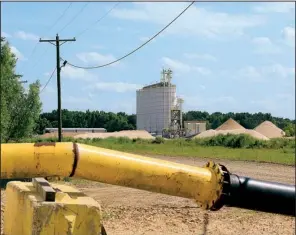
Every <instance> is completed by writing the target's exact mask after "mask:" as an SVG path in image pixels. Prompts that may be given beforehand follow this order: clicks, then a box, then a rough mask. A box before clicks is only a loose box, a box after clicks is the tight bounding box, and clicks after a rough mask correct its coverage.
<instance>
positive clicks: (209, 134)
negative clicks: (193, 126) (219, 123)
mask: <svg viewBox="0 0 296 235" xmlns="http://www.w3.org/2000/svg"><path fill="white" fill-rule="evenodd" d="M216 132H217V131H215V130H213V129H210V130H207V131H203V132H201V133H200V134H198V135H196V136H194V137H193V139H195V138H207V137H213V136H216Z"/></svg>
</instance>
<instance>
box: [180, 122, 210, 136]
mask: <svg viewBox="0 0 296 235" xmlns="http://www.w3.org/2000/svg"><path fill="white" fill-rule="evenodd" d="M184 128H185V131H186V136H190V135H196V134H199V133H201V132H203V131H206V130H207V122H206V121H200V120H192V121H184Z"/></svg>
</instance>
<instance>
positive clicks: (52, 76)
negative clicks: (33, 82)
mask: <svg viewBox="0 0 296 235" xmlns="http://www.w3.org/2000/svg"><path fill="white" fill-rule="evenodd" d="M56 70H57V68H56V67H55V69H54V70H53V71H52V73H51V75H50V77H49V79H48V80H47V82H46V84H45V85H44V87H43V88H42V89H41V91H40V93H42V92H43V91H44V90H45V88H46V87H47V85H48V84H49V82H50V81H51V79H52V77H53V75H54V73H55V71H56Z"/></svg>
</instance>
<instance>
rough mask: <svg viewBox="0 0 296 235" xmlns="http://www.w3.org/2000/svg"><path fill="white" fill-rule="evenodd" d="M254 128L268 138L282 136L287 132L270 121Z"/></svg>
mask: <svg viewBox="0 0 296 235" xmlns="http://www.w3.org/2000/svg"><path fill="white" fill-rule="evenodd" d="M254 130H255V131H257V132H259V133H260V134H262V135H265V136H266V137H268V138H282V137H284V136H285V132H284V131H283V130H282V129H280V128H278V127H277V126H276V125H274V124H273V123H272V122H270V121H265V122H262V123H261V124H260V125H259V126H257V127H256V128H255V129H254Z"/></svg>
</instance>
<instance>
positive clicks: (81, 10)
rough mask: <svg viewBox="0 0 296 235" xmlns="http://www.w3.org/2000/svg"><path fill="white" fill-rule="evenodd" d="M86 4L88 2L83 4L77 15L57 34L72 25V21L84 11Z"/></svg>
mask: <svg viewBox="0 0 296 235" xmlns="http://www.w3.org/2000/svg"><path fill="white" fill-rule="evenodd" d="M88 4H89V2H87V3H85V4H84V6H83V7H82V8H81V9H80V11H79V12H77V14H76V15H75V16H74V17H73V18H72V19H71V20H70V21H69V22H68V23H67V24H66V25H65V26H64V27H63V28H62V29H61V30H60V31H59V33H61V32H62V31H64V30H65V29H66V28H67V27H68V26H69V25H70V24H72V23H73V21H74V20H75V19H76V18H77V17H78V16H79V15H80V14H81V13H82V12H83V11H84V9H85V8H86V7H87V5H88Z"/></svg>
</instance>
